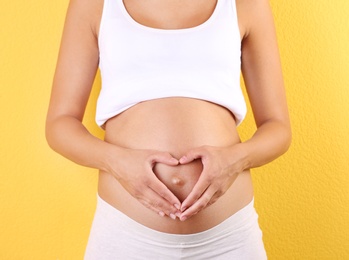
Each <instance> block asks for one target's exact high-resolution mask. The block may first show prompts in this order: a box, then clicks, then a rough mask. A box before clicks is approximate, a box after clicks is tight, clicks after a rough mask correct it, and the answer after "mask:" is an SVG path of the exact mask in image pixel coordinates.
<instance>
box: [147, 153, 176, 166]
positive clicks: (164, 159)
mask: <svg viewBox="0 0 349 260" xmlns="http://www.w3.org/2000/svg"><path fill="white" fill-rule="evenodd" d="M149 160H150V163H151V165H154V164H155V163H163V164H167V165H172V166H176V165H178V163H179V161H178V160H177V159H176V158H174V157H173V156H172V155H171V154H169V153H161V152H160V153H154V154H152V155H151V156H150V157H149Z"/></svg>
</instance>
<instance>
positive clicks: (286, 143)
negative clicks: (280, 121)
mask: <svg viewBox="0 0 349 260" xmlns="http://www.w3.org/2000/svg"><path fill="white" fill-rule="evenodd" d="M291 144H292V127H291V124H290V123H287V124H284V130H283V147H284V153H286V152H287V151H288V150H289V149H290V147H291Z"/></svg>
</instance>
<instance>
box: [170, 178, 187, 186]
mask: <svg viewBox="0 0 349 260" xmlns="http://www.w3.org/2000/svg"><path fill="white" fill-rule="evenodd" d="M171 182H172V184H173V185H177V186H183V184H184V181H183V180H182V179H181V178H179V177H176V176H174V177H172V178H171Z"/></svg>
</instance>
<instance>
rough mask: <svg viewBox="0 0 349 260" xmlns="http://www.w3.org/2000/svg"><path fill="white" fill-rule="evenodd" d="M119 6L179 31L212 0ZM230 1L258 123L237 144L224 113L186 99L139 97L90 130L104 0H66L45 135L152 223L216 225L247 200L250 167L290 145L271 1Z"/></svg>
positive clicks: (174, 227)
mask: <svg viewBox="0 0 349 260" xmlns="http://www.w3.org/2000/svg"><path fill="white" fill-rule="evenodd" d="M124 4H125V7H126V9H127V11H128V13H129V14H130V15H131V16H132V18H133V19H134V20H135V21H137V22H138V23H141V24H143V25H145V26H149V27H154V28H161V29H181V28H190V27H194V26H197V25H199V24H201V23H203V22H205V21H206V20H207V19H209V17H210V16H211V14H212V12H213V10H214V8H215V4H216V1H213V0H210V1H205V4H202V0H190V1H184V0H183V1H178V0H177V1H175V0H166V1H163V0H143V1H136V0H125V1H124ZM236 5H237V11H238V20H239V28H240V35H241V41H242V57H241V61H242V67H241V68H242V73H243V77H244V80H245V84H246V88H247V92H248V97H249V99H250V103H251V106H252V110H253V115H254V118H255V122H256V126H257V130H256V132H255V134H254V135H253V136H252V137H251V138H250V139H249V140H248V141H246V142H243V143H241V141H240V138H239V136H238V134H237V131H236V126H235V121H234V117H233V115H232V114H231V113H229V112H228V111H227V110H226V109H225V108H223V107H220V106H218V105H215V104H212V103H209V102H206V101H200V100H193V99H189V98H164V99H158V100H152V101H146V102H142V103H140V104H137V105H136V106H134V107H132V108H130V109H128V110H126V111H125V112H124V113H122V114H120V115H119V116H117V117H114V118H111V119H110V120H108V121H107V123H106V124H105V130H106V133H105V139H104V140H100V139H98V138H96V137H94V136H92V135H91V134H90V133H89V132H88V131H87V129H86V128H85V127H84V126H83V124H82V118H83V115H84V111H85V107H86V104H87V101H88V98H89V95H90V91H91V87H92V83H93V80H94V77H95V74H96V71H97V68H98V62H99V55H98V34H99V23H100V17H101V13H102V8H103V2H102V1H100V0H84V1H83V0H71V2H70V5H69V8H68V13H67V18H66V23H65V27H64V32H63V37H62V43H61V49H60V54H59V58H58V63H57V68H56V73H55V77H54V82H53V88H52V95H51V100H50V106H49V110H48V114H47V121H46V138H47V141H48V143H49V145H50V146H51V147H52V149H54V150H55V151H57V152H58V153H60V154H62V155H63V156H65V157H67V158H68V159H70V160H72V161H74V162H76V163H78V164H81V165H84V166H88V167H93V168H97V169H99V170H100V175H99V176H100V177H99V187H98V192H99V195H100V196H101V197H102V198H103V199H104V200H105V201H107V202H108V203H109V204H111V205H112V206H114V207H115V208H117V209H118V210H120V211H122V212H123V213H125V214H127V215H128V216H130V217H131V218H133V219H135V220H136V221H138V222H140V223H141V224H144V225H146V226H148V227H150V228H153V229H156V230H159V231H164V232H169V233H180V234H185V233H193V232H199V231H202V230H205V229H208V228H210V227H213V226H214V225H217V224H219V223H220V222H221V221H223V220H224V219H226V218H228V217H229V216H231V215H232V214H234V213H235V212H237V211H238V210H239V209H241V208H242V207H244V206H245V205H247V204H248V203H249V202H250V201H251V199H252V197H253V188H252V181H251V176H250V172H249V169H251V168H254V167H259V166H262V165H264V164H266V163H269V162H271V161H272V160H274V159H276V158H277V157H279V156H280V155H282V154H283V153H284V152H286V151H287V149H288V147H289V145H290V142H291V128H290V121H289V116H288V110H287V104H286V97H285V90H284V84H283V79H282V72H281V65H280V59H279V54H278V47H277V42H276V35H275V29H274V23H273V18H272V14H271V10H270V7H269V4H268V1H267V0H237V1H236ZM252 18H253V19H252ZM175 108H176V109H175ZM134 118H137V120H136V121H135V120H132V119H134ZM217 133H219V134H217ZM209 205H210V206H209ZM144 206H145V207H144ZM217 212H219V214H217ZM163 216H165V217H163ZM166 216H169V217H166ZM173 219H176V221H174V220H173ZM179 220H180V221H179Z"/></svg>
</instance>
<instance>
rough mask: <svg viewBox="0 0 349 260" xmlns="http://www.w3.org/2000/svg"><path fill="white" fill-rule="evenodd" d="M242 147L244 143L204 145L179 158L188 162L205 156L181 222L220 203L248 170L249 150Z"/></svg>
mask: <svg viewBox="0 0 349 260" xmlns="http://www.w3.org/2000/svg"><path fill="white" fill-rule="evenodd" d="M242 148H243V144H242V143H239V144H235V145H233V146H229V147H213V146H201V147H198V148H194V149H191V150H189V151H188V152H187V153H186V154H185V155H184V156H183V157H182V158H181V159H180V160H179V162H180V164H187V163H190V162H192V161H194V160H196V159H201V161H202V165H203V171H202V173H201V175H200V178H199V180H198V182H197V183H196V184H195V186H194V188H193V190H192V191H191V193H190V194H189V195H188V197H187V198H186V199H185V200H184V201H183V203H182V207H181V210H182V214H181V216H180V220H181V221H184V220H186V219H188V218H190V217H191V216H193V215H195V214H197V213H198V212H199V211H201V210H202V209H204V208H205V207H207V206H209V205H211V204H213V203H214V202H216V201H217V200H218V198H219V197H221V196H222V195H223V194H224V193H225V192H226V191H227V190H228V189H229V187H230V186H231V185H232V184H233V182H234V181H235V179H236V178H237V176H238V174H239V173H241V172H242V171H244V170H245V169H247V165H248V164H247V160H246V158H247V153H246V152H245V150H244V149H242Z"/></svg>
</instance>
